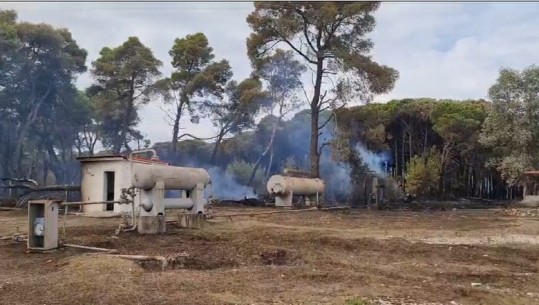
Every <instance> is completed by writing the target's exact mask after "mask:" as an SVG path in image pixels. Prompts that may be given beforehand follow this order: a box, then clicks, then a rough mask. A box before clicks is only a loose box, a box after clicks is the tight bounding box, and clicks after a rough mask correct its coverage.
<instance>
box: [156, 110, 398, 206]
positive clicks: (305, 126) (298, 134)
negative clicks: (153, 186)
mask: <svg viewBox="0 0 539 305" xmlns="http://www.w3.org/2000/svg"><path fill="white" fill-rule="evenodd" d="M309 122H310V117H309V116H308V114H307V113H305V112H300V113H298V114H297V115H296V116H295V117H294V118H292V119H291V120H290V121H287V122H284V124H290V125H288V126H287V128H286V130H287V132H286V134H281V135H279V136H280V137H283V138H281V139H280V140H279V141H277V143H280V147H278V148H276V149H277V150H278V151H279V154H280V155H281V157H283V159H284V158H287V157H293V159H294V160H295V161H296V166H297V168H298V169H302V170H309V144H310V133H311V130H310V124H309ZM334 134H335V129H334V126H333V124H328V125H327V126H326V127H325V128H323V130H321V135H320V143H321V144H322V143H325V142H331V141H332V139H333V136H334ZM331 150H332V147H331V146H325V147H324V149H323V150H322V152H321V155H320V175H321V178H322V179H324V182H325V184H326V192H325V199H326V202H328V201H329V202H347V201H348V200H350V196H351V193H352V192H351V191H352V186H353V183H354V181H352V179H351V172H352V170H351V166H350V164H348V163H345V162H336V161H335V160H333V158H332V151H331ZM353 151H354V152H355V153H356V154H357V155H358V156H359V157H360V159H361V160H362V161H363V163H364V164H365V166H366V167H367V168H368V169H369V170H370V171H372V172H374V173H375V174H376V175H377V176H379V177H381V178H384V177H386V176H387V174H386V172H387V166H388V165H389V162H390V161H391V157H390V155H389V154H387V153H384V152H382V153H374V152H372V151H370V150H368V149H367V148H366V147H365V146H364V145H363V144H361V143H359V144H357V145H355V146H354V148H353ZM159 155H161V156H162V157H163V160H165V161H167V162H169V163H171V164H172V165H176V166H187V167H200V168H204V169H206V170H207V171H208V173H209V174H210V179H211V184H210V185H208V187H207V188H206V190H205V195H206V196H208V197H216V198H218V199H220V200H241V199H244V198H255V197H257V194H256V192H255V191H254V190H253V188H252V187H248V186H246V185H242V184H241V183H239V182H238V181H236V179H235V178H234V176H233V175H231V174H230V173H228V172H227V171H226V169H225V168H226V167H225V166H222V167H221V166H216V165H212V164H208V163H207V162H205V161H203V160H200V159H199V158H197V157H196V156H193V157H190V158H189V159H185V158H186V156H185V155H183V157H181V158H179V157H168V156H167V154H166V153H160V154H159ZM282 170H283V168H282V164H274V166H273V167H272V168H271V172H270V174H271V175H273V174H279V173H281V171H282Z"/></svg>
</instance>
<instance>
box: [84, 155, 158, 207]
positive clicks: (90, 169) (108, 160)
mask: <svg viewBox="0 0 539 305" xmlns="http://www.w3.org/2000/svg"><path fill="white" fill-rule="evenodd" d="M77 160H79V161H80V163H81V167H80V168H81V200H82V201H84V202H96V201H118V200H120V195H121V194H122V189H123V188H129V187H130V186H131V166H130V163H129V159H128V158H127V157H126V156H122V155H108V156H89V157H79V158H77ZM133 162H137V163H165V162H162V161H157V160H150V159H146V158H140V157H133ZM165 164H166V163H165ZM137 197H138V196H137ZM137 197H135V201H136V200H137V199H138V198H137ZM135 203H137V202H135ZM82 212H83V213H85V214H103V213H111V214H118V213H122V214H123V213H130V212H131V205H125V204H122V205H120V204H89V205H83V206H82Z"/></svg>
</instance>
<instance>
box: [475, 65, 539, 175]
mask: <svg viewBox="0 0 539 305" xmlns="http://www.w3.org/2000/svg"><path fill="white" fill-rule="evenodd" d="M537 88H539V67H537V66H533V65H532V66H530V67H527V68H525V69H523V70H522V71H517V70H513V69H502V70H501V71H500V75H499V77H498V79H497V81H496V83H495V84H494V85H493V86H492V87H490V89H489V98H490V100H491V101H492V107H491V109H490V111H489V113H488V116H487V118H486V119H485V123H484V125H483V131H482V133H481V139H480V141H481V143H482V144H484V145H485V146H487V147H489V148H491V149H493V152H494V154H495V155H494V157H493V158H491V159H490V164H491V165H492V166H494V167H495V168H497V169H498V170H499V171H500V172H501V173H502V175H503V177H504V178H505V179H506V180H507V181H508V182H509V184H515V183H517V182H518V181H519V179H520V178H521V176H522V174H523V172H524V171H525V170H528V169H537V168H538V167H539V96H538V95H537Z"/></svg>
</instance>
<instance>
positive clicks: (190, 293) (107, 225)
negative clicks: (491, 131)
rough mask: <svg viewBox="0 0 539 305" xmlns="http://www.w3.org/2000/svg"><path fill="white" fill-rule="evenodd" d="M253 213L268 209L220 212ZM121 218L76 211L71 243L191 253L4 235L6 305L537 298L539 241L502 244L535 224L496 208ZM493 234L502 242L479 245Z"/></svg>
mask: <svg viewBox="0 0 539 305" xmlns="http://www.w3.org/2000/svg"><path fill="white" fill-rule="evenodd" d="M246 210H249V211H257V210H262V209H242V210H241V211H238V209H233V208H222V209H217V210H215V211H214V213H215V214H217V213H231V212H242V211H246ZM25 217H26V215H25V213H23V212H14V211H0V235H6V234H8V233H14V231H15V227H16V226H17V225H19V226H20V227H21V230H24V229H25ZM117 222H118V219H92V218H82V217H75V216H73V217H70V219H69V221H68V225H69V227H68V237H67V240H66V241H67V242H70V243H76V244H82V245H91V246H98V247H109V248H115V249H118V250H119V251H120V253H124V254H144V255H173V254H176V253H182V252H187V253H188V254H189V258H187V259H182V260H180V261H178V263H177V264H176V265H175V266H172V267H171V268H170V269H169V270H166V271H164V272H158V271H155V270H154V269H153V268H151V267H150V266H148V265H144V266H142V265H140V264H138V263H134V262H131V261H126V260H122V259H117V258H109V257H102V256H95V255H92V256H88V255H84V253H83V252H82V251H80V250H76V249H62V250H58V251H56V252H53V253H49V254H25V253H24V251H25V245H24V244H16V243H12V242H10V241H0V261H1V262H2V264H1V265H0V287H1V288H0V304H70V305H73V304H339V305H344V304H362V303H360V302H364V304H414V303H415V304H451V302H455V303H457V304H474V305H475V304H493V305H496V304H538V303H539V297H538V296H539V288H537V287H539V285H538V284H539V274H538V267H539V246H537V245H534V244H529V243H523V242H521V241H518V240H517V241H515V240H509V239H508V240H507V242H506V243H504V241H505V240H506V239H507V237H508V236H513V235H527V236H528V235H529V236H533V235H536V234H537V233H538V231H539V226H538V224H539V223H538V222H537V220H535V219H527V218H518V217H514V216H503V215H498V214H495V213H494V212H492V211H458V212H436V213H426V212H425V213H420V212H416V213H412V212H365V211H360V212H354V213H352V214H346V213H328V212H307V213H303V214H301V213H294V214H288V215H286V214H275V215H265V216H261V217H239V218H235V219H233V220H232V221H231V220H229V219H220V218H219V219H215V220H213V221H212V222H211V223H210V224H208V225H207V226H206V227H205V228H203V229H202V230H181V229H176V228H174V227H173V226H169V228H168V229H169V232H168V233H167V234H165V235H156V236H141V235H138V234H136V233H126V234H123V235H120V236H118V237H116V236H113V234H114V228H115V226H116V225H117ZM429 238H430V240H429ZM487 238H498V240H499V242H498V243H495V244H490V245H489V244H482V243H481V242H480V241H482V240H485V239H487ZM434 239H437V240H436V241H437V242H433V240H434ZM441 240H444V241H445V242H440V241H441ZM428 242H433V243H428ZM510 242H512V243H510ZM458 243H463V244H458ZM472 283H481V284H480V285H475V284H474V287H472ZM376 300H378V301H376ZM384 302H386V303H384ZM428 302H431V303H428Z"/></svg>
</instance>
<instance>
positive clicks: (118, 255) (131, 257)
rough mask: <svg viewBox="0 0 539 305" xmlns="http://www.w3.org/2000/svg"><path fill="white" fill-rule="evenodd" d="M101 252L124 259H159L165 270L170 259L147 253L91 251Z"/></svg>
mask: <svg viewBox="0 0 539 305" xmlns="http://www.w3.org/2000/svg"><path fill="white" fill-rule="evenodd" d="M91 254H100V255H106V256H111V257H118V258H123V259H129V260H135V261H159V262H161V269H162V270H165V268H166V267H167V266H168V260H167V259H166V258H165V257H164V256H147V255H128V254H106V253H103V254H101V253H91Z"/></svg>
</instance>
